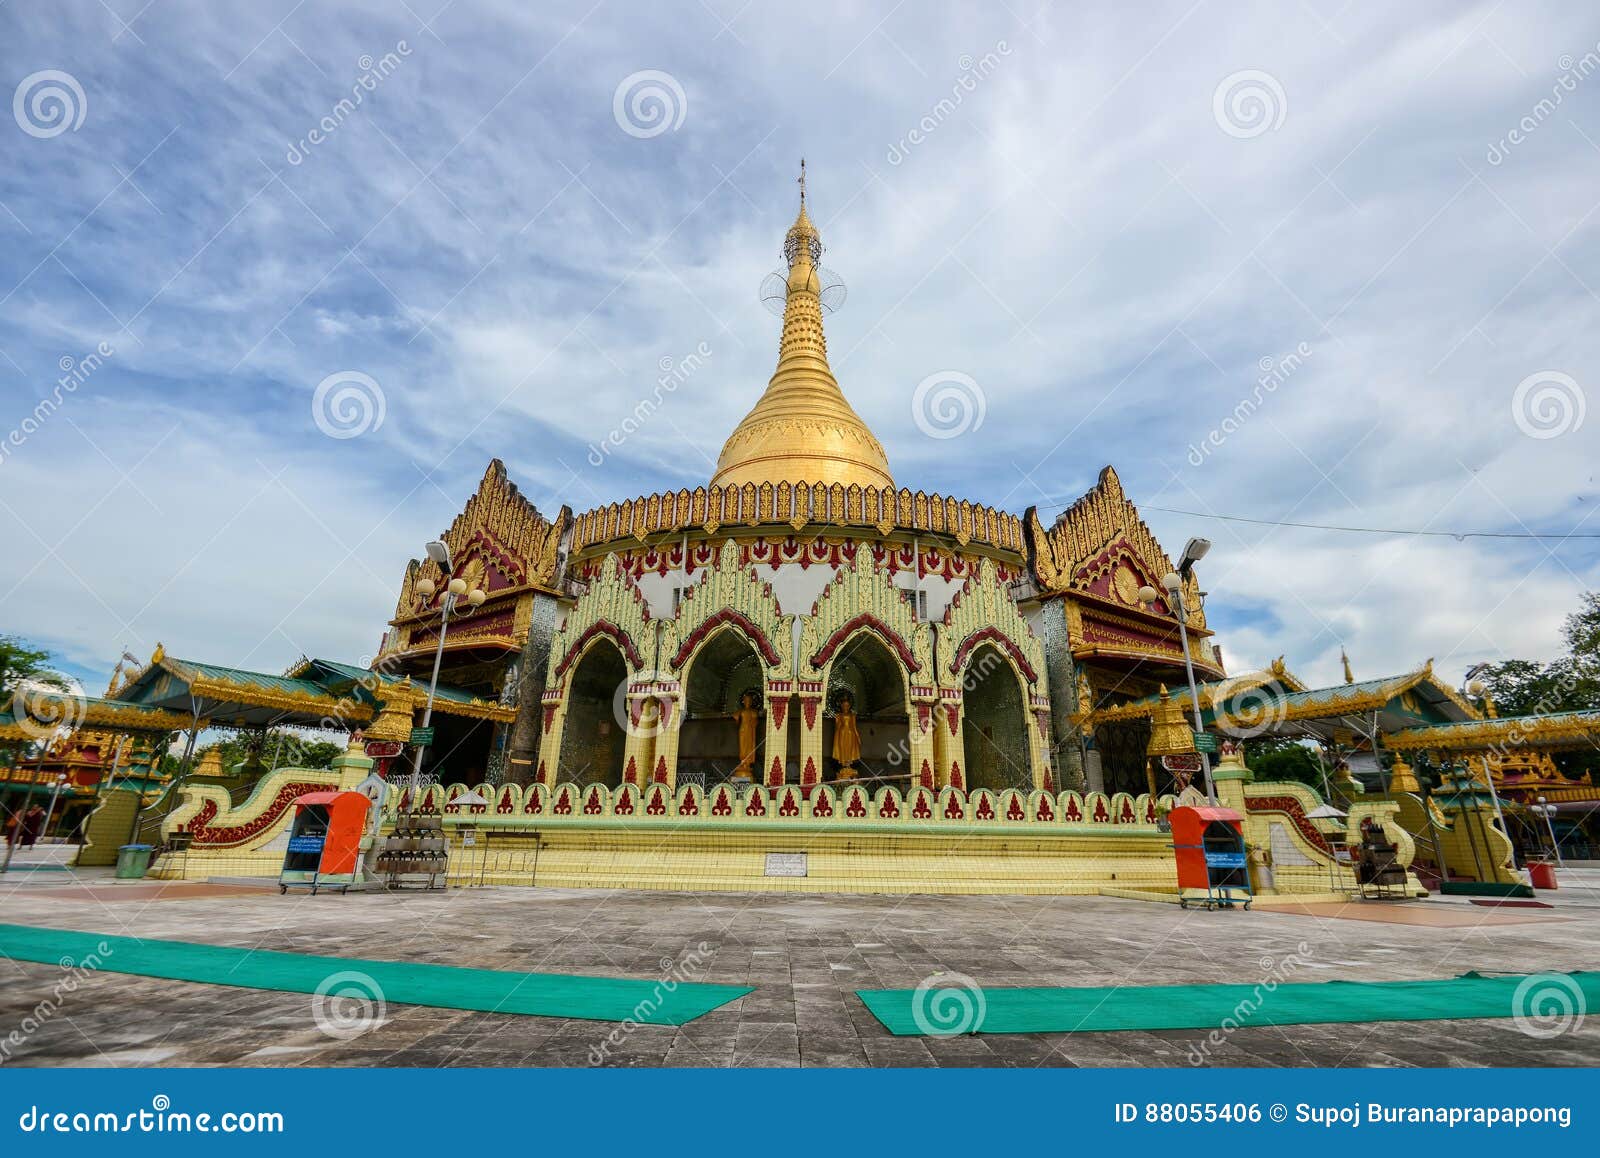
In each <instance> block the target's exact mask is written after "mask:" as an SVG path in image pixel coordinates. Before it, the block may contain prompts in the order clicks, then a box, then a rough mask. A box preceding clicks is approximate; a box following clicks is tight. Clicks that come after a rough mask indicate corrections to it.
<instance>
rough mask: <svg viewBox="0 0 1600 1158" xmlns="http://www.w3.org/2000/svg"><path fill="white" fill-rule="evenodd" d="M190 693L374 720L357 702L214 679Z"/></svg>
mask: <svg viewBox="0 0 1600 1158" xmlns="http://www.w3.org/2000/svg"><path fill="white" fill-rule="evenodd" d="M189 694H190V695H192V696H195V697H199V698H204V699H212V700H224V701H226V702H228V703H235V704H250V705H251V706H253V707H261V708H278V709H280V710H282V711H286V712H306V711H321V712H323V713H324V714H325V715H329V716H334V717H336V718H337V719H339V720H341V721H344V722H348V723H355V724H361V723H365V722H366V721H368V720H370V719H371V718H372V708H371V706H370V705H367V704H363V703H359V702H357V701H356V700H352V699H348V698H343V697H335V696H330V695H319V694H317V693H316V692H299V691H293V692H291V691H279V690H276V689H271V688H264V687H259V686H257V685H254V684H246V683H238V682H236V681H234V680H227V679H216V678H213V677H206V678H202V679H197V680H194V681H192V682H191V683H190V684H189ZM434 706H435V707H437V706H438V705H437V704H435V705H434ZM182 726H183V727H185V728H187V727H188V726H189V721H188V720H187V719H185V720H184V722H183V725H182Z"/></svg>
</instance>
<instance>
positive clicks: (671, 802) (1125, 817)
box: [386, 783, 1172, 835]
mask: <svg viewBox="0 0 1600 1158" xmlns="http://www.w3.org/2000/svg"><path fill="white" fill-rule="evenodd" d="M471 791H472V792H473V793H474V794H475V795H477V796H479V797H482V798H483V799H484V800H485V801H486V802H487V803H484V804H459V803H457V800H458V799H459V798H461V797H463V796H466V795H467V794H468V786H467V785H465V784H450V785H439V784H432V785H427V786H425V787H424V788H422V789H421V790H420V791H419V792H417V793H416V794H413V792H412V791H411V790H410V789H409V788H405V787H402V788H401V789H400V790H399V791H398V792H390V793H389V796H388V800H387V805H386V808H387V811H388V812H389V813H391V814H392V813H394V812H395V811H398V810H400V809H410V808H412V807H417V808H422V809H433V810H436V811H440V812H442V813H443V814H444V817H445V823H446V824H447V825H459V824H476V825H483V826H487V827H495V828H500V827H534V826H540V825H549V824H575V825H579V824H585V823H611V822H616V823H623V824H652V823H662V824H667V823H672V824H679V825H681V824H683V823H684V822H687V821H693V822H704V823H708V824H716V823H729V824H741V825H750V824H759V825H782V824H788V823H801V824H806V825H808V826H811V827H815V826H817V825H827V826H840V827H848V826H851V825H870V826H873V827H875V828H881V827H882V826H885V825H894V826H900V827H907V828H914V827H917V826H922V825H952V824H954V825H964V826H970V827H978V828H983V827H989V826H992V827H995V828H1003V827H1011V826H1026V827H1028V828H1029V829H1031V830H1034V831H1035V832H1040V833H1043V832H1051V831H1056V832H1062V833H1066V832H1072V831H1082V832H1093V831H1104V830H1106V829H1117V830H1121V831H1125V832H1128V833H1129V834H1132V833H1134V832H1141V833H1144V834H1147V835H1148V834H1154V833H1156V832H1158V831H1159V830H1158V828H1157V818H1158V815H1159V813H1160V812H1163V811H1165V810H1166V809H1167V808H1170V807H1171V805H1172V798H1171V797H1170V796H1167V797H1160V798H1152V797H1151V796H1149V795H1148V794H1141V795H1139V796H1131V795H1129V794H1128V793H1126V792H1118V793H1115V794H1113V795H1107V794H1106V793H1103V792H1088V793H1078V792H1048V791H1043V790H1036V791H1032V792H1023V791H1020V790H1018V789H1014V788H1008V789H1005V790H1004V791H1001V792H991V791H989V790H988V789H984V788H976V789H972V790H971V791H966V792H964V791H962V790H961V789H959V788H945V789H941V790H939V791H934V790H933V789H930V788H925V787H921V786H917V787H913V788H911V789H909V790H908V791H906V792H901V791H900V790H899V789H897V788H893V787H881V788H878V789H876V790H875V791H873V790H869V789H868V788H867V787H866V786H865V785H861V784H844V785H838V784H824V785H818V786H816V787H814V788H812V789H811V790H810V791H809V792H808V793H807V792H802V791H801V789H800V787H799V786H798V785H794V784H787V785H783V786H781V787H773V788H767V787H762V786H761V785H749V786H747V787H744V788H742V789H736V788H735V787H734V786H732V785H729V784H718V785H714V786H712V787H710V788H702V787H700V786H699V785H695V784H686V785H683V786H681V787H679V788H678V789H677V791H676V792H674V791H672V790H671V789H670V788H669V787H668V786H667V785H665V784H647V785H646V786H645V787H644V788H643V789H642V790H641V789H639V788H637V787H635V786H634V785H631V784H624V785H621V786H620V787H617V788H606V787H604V786H603V785H599V784H571V783H563V784H557V785H555V786H554V787H553V788H551V787H546V786H545V785H542V784H531V785H529V786H527V787H526V788H524V787H521V786H519V785H516V784H500V785H490V784H479V785H477V786H476V787H475V788H473V789H472V790H471Z"/></svg>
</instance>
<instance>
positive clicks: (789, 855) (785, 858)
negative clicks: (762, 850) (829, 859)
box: [764, 852, 806, 877]
mask: <svg viewBox="0 0 1600 1158" xmlns="http://www.w3.org/2000/svg"><path fill="white" fill-rule="evenodd" d="M764 875H765V876H769V877H803V876H805V875H806V854H805V853H803V852H769V853H767V871H766V873H765V874H764Z"/></svg>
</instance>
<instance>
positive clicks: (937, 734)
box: [933, 688, 967, 791]
mask: <svg viewBox="0 0 1600 1158" xmlns="http://www.w3.org/2000/svg"><path fill="white" fill-rule="evenodd" d="M964 729H965V723H964V722H963V720H962V718H961V689H960V688H940V689H939V703H938V705H937V706H936V708H935V709H934V718H933V770H934V780H935V783H936V784H937V786H938V787H940V788H960V789H962V790H963V791H965V790H966V787H967V771H966V769H965V768H964V767H963V766H962V760H963V758H964V757H965V755H966V749H965V732H964Z"/></svg>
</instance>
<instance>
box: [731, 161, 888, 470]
mask: <svg viewBox="0 0 1600 1158" xmlns="http://www.w3.org/2000/svg"><path fill="white" fill-rule="evenodd" d="M783 258H784V261H785V263H787V265H788V268H789V276H788V280H787V281H786V282H785V286H784V305H783V336H782V337H781V338H780V339H779V342H778V368H777V369H776V370H774V371H773V373H772V378H771V380H770V381H768V383H767V389H766V393H764V394H762V395H761V397H760V398H759V399H758V400H757V401H756V404H755V407H754V408H753V409H752V410H751V411H750V413H749V414H747V415H745V416H744V421H742V422H740V423H739V425H738V426H737V427H735V428H734V431H733V433H732V434H731V435H729V436H728V441H727V442H726V443H725V444H724V445H723V447H722V454H721V456H720V457H719V458H718V459H717V473H716V475H715V476H714V477H713V478H712V480H711V485H712V486H724V487H727V486H743V485H744V484H745V483H755V484H757V485H758V486H759V485H760V484H761V483H764V482H774V483H776V482H792V483H799V482H804V483H829V484H831V483H835V482H839V483H843V484H844V485H845V486H849V485H851V484H852V483H860V484H861V485H862V486H876V487H884V486H893V485H894V479H892V478H891V477H890V475H889V460H888V457H887V456H886V455H885V454H884V453H883V446H882V445H881V444H880V443H879V442H878V440H877V439H876V438H875V437H873V434H872V431H870V430H868V429H867V424H866V423H864V422H862V421H861V418H860V416H859V415H857V414H856V412H855V411H854V410H853V409H851V407H850V403H849V402H847V401H846V400H845V396H844V392H843V391H841V390H840V389H839V382H838V380H837V379H836V378H834V376H833V370H832V369H831V368H830V367H829V365H828V340H827V338H826V336H824V334H823V332H822V298H821V292H822V280H821V276H820V275H819V273H818V270H819V267H820V263H821V261H822V236H821V234H819V233H818V232H817V227H816V226H815V225H813V224H812V223H811V217H810V215H809V214H808V213H807V212H806V173H805V161H803V160H802V161H801V162H800V213H799V215H798V216H797V217H796V218H795V221H794V224H793V225H792V226H790V227H789V232H788V234H787V235H785V237H784V239H783Z"/></svg>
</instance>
